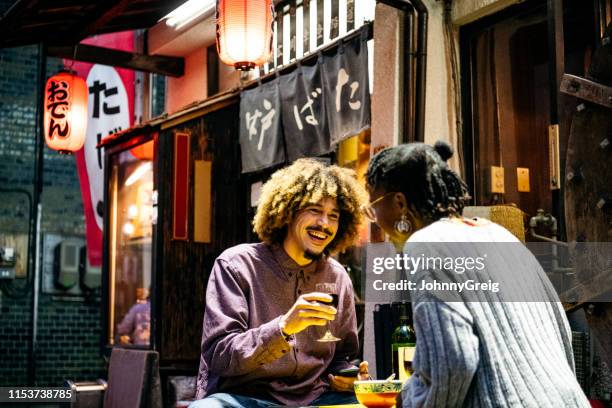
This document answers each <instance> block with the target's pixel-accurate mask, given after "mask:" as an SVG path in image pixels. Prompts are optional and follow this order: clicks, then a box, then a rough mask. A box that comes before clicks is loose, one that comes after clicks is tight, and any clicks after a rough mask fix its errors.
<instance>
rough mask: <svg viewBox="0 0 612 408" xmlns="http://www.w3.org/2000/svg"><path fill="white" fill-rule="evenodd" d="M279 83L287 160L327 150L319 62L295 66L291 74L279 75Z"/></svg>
mask: <svg viewBox="0 0 612 408" xmlns="http://www.w3.org/2000/svg"><path fill="white" fill-rule="evenodd" d="M319 61H321V59H320V58H319ZM280 84H281V86H280V89H281V99H282V102H283V104H282V117H283V133H284V136H285V144H286V146H287V159H288V160H289V161H290V162H292V161H294V160H297V159H299V158H300V157H309V156H319V155H322V154H325V153H329V151H330V150H331V147H330V144H329V131H328V129H327V118H326V116H325V99H324V98H323V80H322V78H321V64H320V63H316V64H315V65H314V66H306V65H304V66H302V65H298V68H297V70H296V71H295V72H294V73H293V74H291V75H283V76H281V77H280Z"/></svg>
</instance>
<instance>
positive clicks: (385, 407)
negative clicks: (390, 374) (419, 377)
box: [355, 380, 403, 408]
mask: <svg viewBox="0 0 612 408" xmlns="http://www.w3.org/2000/svg"><path fill="white" fill-rule="evenodd" d="M402 384H403V381H400V380H394V381H387V380H369V381H355V396H357V400H358V401H359V403H360V404H361V405H365V406H366V407H368V408H390V407H392V406H394V405H395V399H396V398H397V394H399V393H400V391H401V390H402Z"/></svg>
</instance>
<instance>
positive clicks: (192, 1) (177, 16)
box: [160, 0, 216, 30]
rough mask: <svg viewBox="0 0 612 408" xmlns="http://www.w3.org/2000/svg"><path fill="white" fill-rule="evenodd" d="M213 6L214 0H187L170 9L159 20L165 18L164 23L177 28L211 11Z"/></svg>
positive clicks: (214, 4)
mask: <svg viewBox="0 0 612 408" xmlns="http://www.w3.org/2000/svg"><path fill="white" fill-rule="evenodd" d="M215 6H216V1H215V0H204V1H203V0H189V1H186V2H185V3H183V4H181V5H180V6H179V7H177V8H176V9H174V10H173V11H171V12H170V13H169V14H168V15H166V16H165V17H163V18H162V19H161V20H160V21H163V20H165V21H166V25H168V26H170V27H172V28H174V29H177V30H179V29H181V28H182V27H184V26H185V25H187V24H189V23H190V22H192V21H194V20H195V19H196V18H198V17H200V16H201V15H202V14H206V13H211V12H213V11H214V10H215Z"/></svg>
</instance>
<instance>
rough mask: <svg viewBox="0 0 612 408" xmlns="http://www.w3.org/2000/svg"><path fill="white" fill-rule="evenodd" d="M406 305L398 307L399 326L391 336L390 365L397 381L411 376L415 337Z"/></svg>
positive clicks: (402, 304) (407, 305)
mask: <svg viewBox="0 0 612 408" xmlns="http://www.w3.org/2000/svg"><path fill="white" fill-rule="evenodd" d="M409 307H410V305H409V304H408V303H401V304H400V305H399V312H400V319H399V324H398V325H397V327H396V328H395V330H393V334H392V335H391V363H392V367H393V372H394V373H396V375H397V378H398V379H399V380H402V381H405V380H407V379H408V378H409V377H410V376H411V375H412V360H413V359H414V351H415V349H416V335H415V333H414V328H413V327H412V324H411V321H410V315H409V313H408V310H409V309H408V308H409Z"/></svg>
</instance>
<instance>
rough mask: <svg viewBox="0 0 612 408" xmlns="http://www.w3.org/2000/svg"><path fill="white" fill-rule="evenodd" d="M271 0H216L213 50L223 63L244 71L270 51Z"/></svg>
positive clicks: (256, 63)
mask: <svg viewBox="0 0 612 408" xmlns="http://www.w3.org/2000/svg"><path fill="white" fill-rule="evenodd" d="M272 14H273V9H272V0H249V1H244V0H217V51H218V52H219V58H221V61H223V62H224V63H225V64H227V65H233V66H234V67H235V68H236V69H238V70H241V71H248V70H250V69H252V68H255V67H256V66H258V65H262V64H264V63H265V62H267V61H268V60H269V59H270V56H271V55H272V21H273V16H272Z"/></svg>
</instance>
